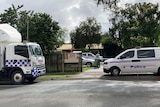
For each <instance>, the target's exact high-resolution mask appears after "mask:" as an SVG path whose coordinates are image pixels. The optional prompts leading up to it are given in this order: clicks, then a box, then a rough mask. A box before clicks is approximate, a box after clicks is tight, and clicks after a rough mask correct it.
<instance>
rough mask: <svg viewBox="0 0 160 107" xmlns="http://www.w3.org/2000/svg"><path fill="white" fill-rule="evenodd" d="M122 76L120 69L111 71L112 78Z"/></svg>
mask: <svg viewBox="0 0 160 107" xmlns="http://www.w3.org/2000/svg"><path fill="white" fill-rule="evenodd" d="M119 74H120V70H119V69H118V68H112V69H111V75H112V76H118V75H119Z"/></svg>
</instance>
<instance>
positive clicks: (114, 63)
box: [103, 47, 160, 76]
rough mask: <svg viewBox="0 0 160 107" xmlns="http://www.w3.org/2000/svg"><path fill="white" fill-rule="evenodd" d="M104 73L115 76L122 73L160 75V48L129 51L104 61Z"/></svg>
mask: <svg viewBox="0 0 160 107" xmlns="http://www.w3.org/2000/svg"><path fill="white" fill-rule="evenodd" d="M103 71H104V72H105V73H111V75H113V76H117V75H119V74H120V73H121V72H122V73H148V72H149V73H158V74H160V47H149V48H133V49H128V50H126V51H124V52H122V53H120V54H119V55H118V56H116V57H115V58H110V59H108V60H106V61H104V66H103Z"/></svg>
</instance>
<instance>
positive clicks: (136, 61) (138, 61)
mask: <svg viewBox="0 0 160 107" xmlns="http://www.w3.org/2000/svg"><path fill="white" fill-rule="evenodd" d="M132 62H140V60H132Z"/></svg>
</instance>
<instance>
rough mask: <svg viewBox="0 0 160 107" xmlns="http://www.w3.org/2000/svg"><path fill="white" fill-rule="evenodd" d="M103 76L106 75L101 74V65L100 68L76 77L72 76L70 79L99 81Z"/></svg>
mask: <svg viewBox="0 0 160 107" xmlns="http://www.w3.org/2000/svg"><path fill="white" fill-rule="evenodd" d="M103 75H106V73H104V72H103V65H101V66H100V68H93V69H90V70H87V71H85V72H82V73H80V74H78V75H74V76H73V77H72V78H73V79H99V78H101V77H102V76H103Z"/></svg>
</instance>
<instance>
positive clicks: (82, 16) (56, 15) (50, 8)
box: [0, 0, 160, 42]
mask: <svg viewBox="0 0 160 107" xmlns="http://www.w3.org/2000/svg"><path fill="white" fill-rule="evenodd" d="M121 1H122V2H121V3H120V4H125V3H136V2H151V3H160V0H121ZM0 4H1V6H0V13H3V12H4V10H5V9H7V8H9V7H11V4H14V5H15V6H17V5H24V7H23V8H22V10H33V11H35V12H41V13H47V14H50V15H51V16H52V18H53V20H55V21H57V22H59V25H60V26H61V27H62V28H67V29H68V30H69V31H70V30H72V29H74V28H75V26H78V25H79V23H80V22H81V21H84V20H86V18H87V17H95V18H96V19H97V21H98V22H99V23H101V25H102V31H103V32H105V31H107V30H108V28H109V26H110V23H109V20H108V19H109V16H110V14H109V13H108V12H107V11H106V10H105V11H104V9H103V6H98V7H97V4H96V2H95V1H94V0H0ZM67 42H68V40H67Z"/></svg>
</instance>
